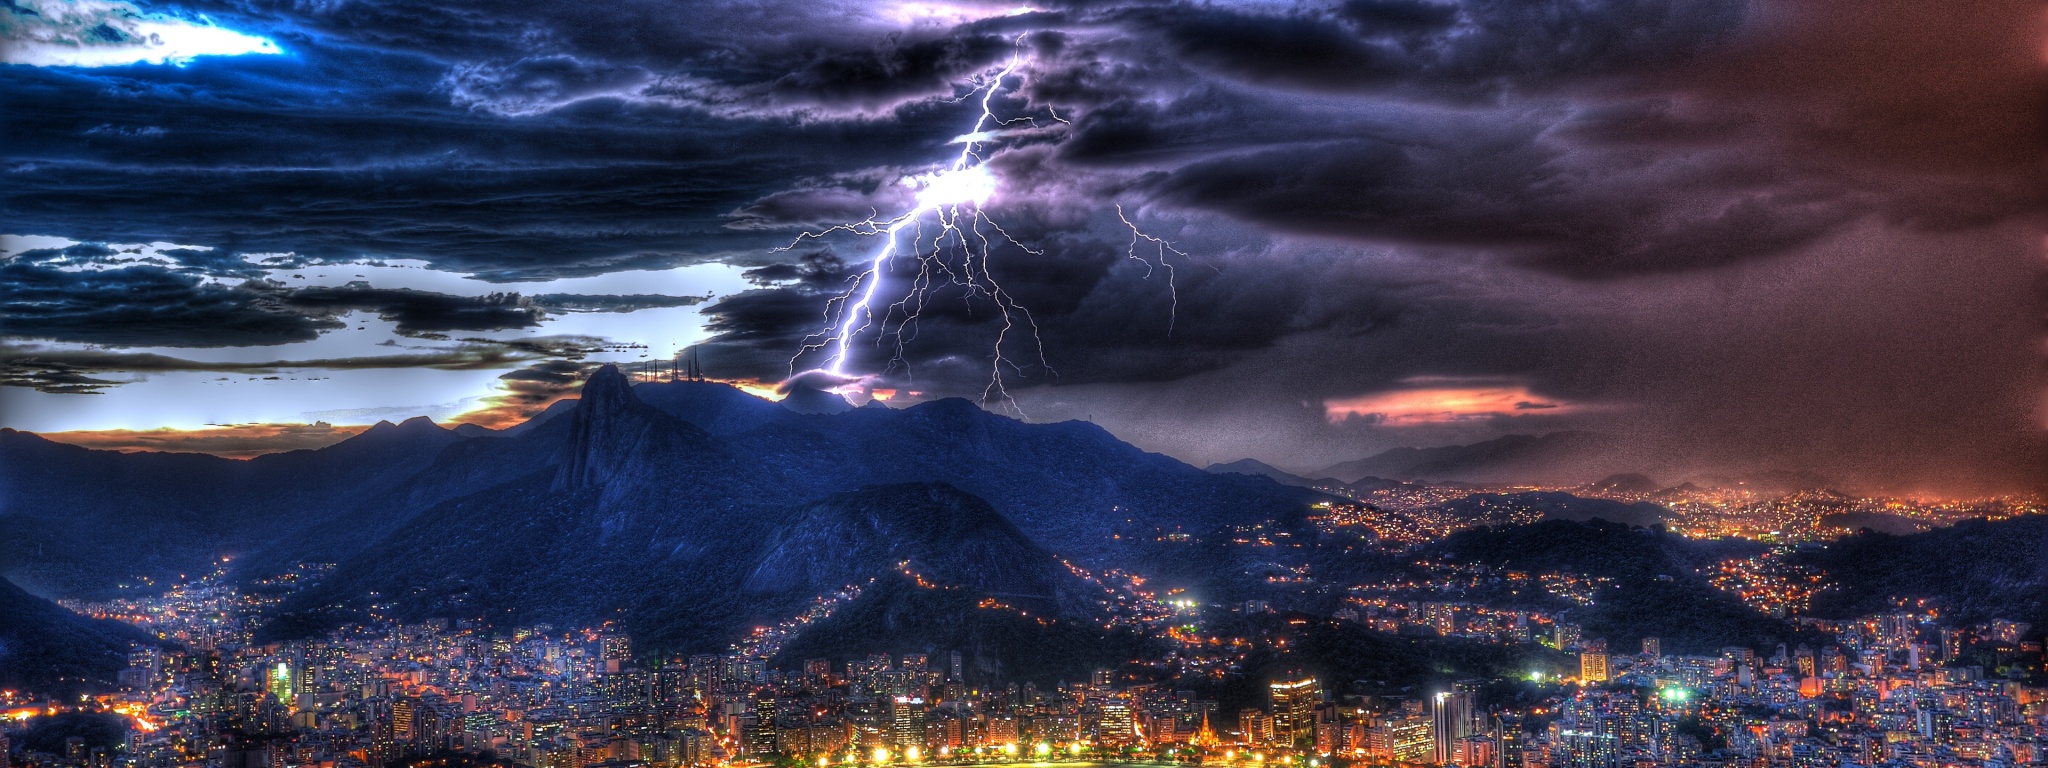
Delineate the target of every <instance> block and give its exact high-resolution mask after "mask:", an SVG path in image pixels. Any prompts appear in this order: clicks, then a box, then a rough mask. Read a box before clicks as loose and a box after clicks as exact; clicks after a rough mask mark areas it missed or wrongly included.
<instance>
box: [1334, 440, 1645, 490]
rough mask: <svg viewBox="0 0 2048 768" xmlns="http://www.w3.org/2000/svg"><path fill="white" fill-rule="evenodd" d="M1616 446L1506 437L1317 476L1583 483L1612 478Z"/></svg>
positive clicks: (1353, 464)
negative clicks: (1606, 477)
mask: <svg viewBox="0 0 2048 768" xmlns="http://www.w3.org/2000/svg"><path fill="white" fill-rule="evenodd" d="M1623 458H1624V457H1622V456H1621V455H1620V451H1619V449H1618V446H1617V445H1616V443H1615V441H1614V440H1612V439H1611V438H1608V437H1606V436H1605V435H1600V434H1596V433H1592V432H1552V433H1550V434H1547V435H1543V436H1541V437H1536V436H1533V435H1507V436H1504V437H1497V438H1494V439H1492V440H1488V441H1485V442H1481V443H1473V444H1471V445H1447V446H1442V447H1438V448H1390V449H1388V450H1384V451H1381V452H1379V453H1375V454H1373V455H1371V456H1367V457H1365V458H1363V459H1358V460H1356V461H1346V462H1342V463H1338V464H1332V465H1330V466H1328V467H1324V468H1322V469H1320V470H1317V471H1316V473H1315V474H1317V475H1328V476H1330V477H1334V478H1337V479H1339V480H1343V481H1345V482H1354V481H1357V480H1358V479H1360V478H1364V477H1383V478H1389V479H1394V480H1406V481H1411V482H1413V481H1423V480H1429V481H1458V482H1468V483H1515V482H1530V483H1534V482H1543V483H1556V484H1576V483H1583V482H1586V481H1589V480H1592V479H1594V478H1598V477H1603V476H1606V475H1608V474H1611V473H1613V472H1614V471H1615V469H1616V466H1615V465H1616V464H1617V463H1618V462H1620V461H1622V460H1623Z"/></svg>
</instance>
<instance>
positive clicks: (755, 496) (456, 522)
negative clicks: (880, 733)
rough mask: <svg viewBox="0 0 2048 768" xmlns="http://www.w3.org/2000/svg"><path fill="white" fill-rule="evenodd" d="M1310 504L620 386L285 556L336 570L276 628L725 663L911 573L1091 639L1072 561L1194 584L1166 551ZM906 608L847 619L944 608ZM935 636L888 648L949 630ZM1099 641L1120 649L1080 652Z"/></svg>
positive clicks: (1012, 430)
mask: <svg viewBox="0 0 2048 768" xmlns="http://www.w3.org/2000/svg"><path fill="white" fill-rule="evenodd" d="M1310 496H1311V495H1310V494H1307V493H1305V492H1303V491H1300V490H1299V489H1290V488H1285V487H1282V486H1279V485H1276V484H1274V483H1272V482H1270V481H1268V480H1265V479H1262V478H1249V477H1241V476H1235V475H1230V476H1218V475H1211V474H1207V473H1203V472H1201V471H1200V470H1197V469H1195V468H1193V467H1189V466H1187V465H1185V464H1181V463H1179V462H1177V461H1174V460H1172V459H1170V458H1167V457H1163V456H1158V455H1156V454H1148V453H1144V452H1142V451H1139V450H1137V449H1135V448H1133V447H1131V446H1129V445H1127V444H1125V443H1123V442H1121V441H1118V440H1116V439H1115V438H1114V437H1112V436H1110V435H1109V434H1108V433H1106V432H1103V431H1102V430H1100V429H1099V428H1096V427H1094V426H1093V425H1088V424H1082V423H1077V422H1067V423H1060V424H1025V423H1022V422H1019V421H1016V420H1014V419H1009V418H1006V417H1003V416H998V415H995V414H990V413H988V412H986V411H983V410H981V409H979V408H976V407H974V406H973V405H971V404H969V403H966V402H964V401H958V400H950V401H937V402H932V403H924V404H920V405H917V406H913V407H910V408H906V409H902V410H891V409H887V408H858V409H849V410H845V411H842V412H839V413H836V414H818V413H800V412H797V411H794V410H791V409H788V408H785V407H782V406H780V405H778V404H775V403H771V402H767V401H764V400H761V399H759V398H756V397H753V396H751V395H747V394H746V393H744V392H740V391H739V390H736V389H734V388H732V387H729V386H725V385H721V384H712V383H707V382H668V383H659V384H643V385H640V386H637V387H636V386H631V385H630V384H629V383H628V382H627V381H626V380H625V378H624V376H622V375H620V374H618V373H617V372H616V371H613V370H610V369H605V370H600V371H599V372H598V373H597V374H595V375H593V376H592V377H591V379H590V380H589V381H588V382H587V383H586V384H585V385H584V391H583V395H582V398H581V399H580V400H579V401H577V402H576V404H575V405H574V406H569V407H563V408H561V409H560V410H559V411H557V412H556V415H554V416H552V417H551V418H549V419H548V420H547V421H546V422H545V423H542V424H540V425H539V426H536V427H533V428H531V429H528V430H523V431H519V432H517V433H514V434H512V435H511V436H509V437H493V438H480V439H474V440H468V441H465V442H461V443H457V444H455V445H452V446H450V447H449V448H447V449H446V450H444V451H443V452H442V453H441V454H440V455H438V456H437V457H436V458H435V460H434V461H432V462H431V463H430V464H429V465H428V466H426V467H424V468H423V469H421V470H420V471H419V472H418V473H417V474H416V475H415V476H414V477H412V478H409V479H407V480H406V481H405V482H403V483H401V484H399V485H397V486H396V487H394V488H393V489H391V490H390V491H388V492H387V493H385V494H384V496H383V497H381V498H379V499H374V500H371V501H368V502H365V503H364V504H362V505H361V509H362V510H363V511H362V512H360V513H351V515H350V516H348V519H349V520H350V521H351V524H353V525H356V526H358V527H359V528H361V529H362V530H366V531H370V532H371V534H372V535H366V536H359V537H355V538H353V539H350V540H347V541H338V539H339V538H340V537H337V536H332V535H309V536H293V537H290V543H288V544H283V545H279V546H280V547H281V548H282V549H284V550H288V551H293V552H298V553H301V554H304V553H307V552H313V551H323V552H327V553H332V554H335V555H336V557H335V559H336V560H338V561H339V563H340V564H339V566H338V567H337V568H336V569H335V570H334V572H333V573H332V574H331V575H330V576H328V577H327V578H326V579H325V580H324V581H323V582H321V583H320V584H318V585H316V586H314V587H312V588H310V589H308V590H307V591H305V592H303V593H301V594H299V595H297V596H295V597H294V598H292V599H291V600H290V601H289V602H288V603H287V605H286V606H285V610H286V611H287V612H289V613H291V614H293V615H292V616H291V617H290V618H289V619H288V620H286V621H284V622H281V623H280V624H278V625H275V626H279V627H282V628H284V629H283V630H280V631H287V630H288V631H297V632H309V631H317V630H318V629H320V628H321V627H323V626H328V625H331V624H332V623H333V622H335V621H342V620H346V619H347V618H348V617H349V615H351V613H350V612H351V611H360V610H363V609H365V608H366V607H367V606H368V604H369V603H370V602H372V600H373V599H374V601H376V602H380V603H383V604H386V605H388V606H389V611H390V612H391V613H392V614H393V615H397V616H400V617H405V618H425V617H436V616H439V617H469V618H485V617H488V618H491V619H493V620H497V621H506V622H513V623H530V622H536V621H546V622H551V623H558V624H563V623H567V624H575V623H591V622H596V621H603V620H609V619H618V620H620V621H621V622H622V623H623V624H624V626H625V627H626V628H627V630H628V631H629V632H632V633H633V634H634V635H635V636H636V638H638V639H640V640H642V641H643V642H646V643H647V644H648V645H649V647H659V648H671V649H679V650H680V649H686V650H691V651H699V650H717V649H721V648H723V647H724V646H725V645H726V644H729V643H730V642H732V641H733V640H734V639H737V638H738V637H739V636H741V635H742V634H743V633H744V630H745V628H746V627H750V626H756V625H759V624H761V623H772V622H775V621H780V620H783V619H786V618H789V617H790V616H793V615H795V614H796V613H798V612H800V611H801V610H803V609H804V607H805V606H806V605H808V604H809V603H810V602H811V601H812V600H814V599H816V598H817V597H819V596H821V595H825V594H829V593H832V592H835V591H837V590H838V589H839V588H841V587H843V586H845V585H847V584H858V583H863V582H866V581H869V580H874V579H881V580H883V581H885V582H886V581H887V580H888V579H890V578H895V577H897V576H901V575H902V574H903V573H905V572H908V573H912V574H915V575H916V576H917V577H918V578H920V579H923V580H925V581H928V582H931V583H935V584H939V585H943V586H944V587H945V589H944V590H942V591H944V592H945V593H946V597H945V598H944V599H943V600H941V602H942V603H945V604H946V605H952V606H954V607H958V605H959V604H960V603H959V601H960V600H966V601H967V602H966V603H965V605H968V606H969V607H972V608H973V609H974V610H969V611H966V612H965V613H961V614H959V615H958V616H957V617H955V618H957V619H959V620H960V621H969V622H970V623H973V622H980V621H982V620H983V619H988V620H995V619H994V618H991V617H985V616H982V615H981V614H982V613H986V612H987V611H985V610H984V609H981V608H980V607H978V606H979V603H980V601H981V600H983V599H984V598H986V599H991V600H994V601H996V602H997V603H1001V604H1004V605H1007V606H1009V607H1010V608H1011V609H1013V610H1015V611H1019V612H1020V614H1019V615H1020V616H1022V615H1024V614H1025V613H1028V617H1029V620H1027V621H1025V622H1024V623H1023V624H1018V625H1016V626H1014V627H1012V628H1011V629H1013V630H1020V631H1021V630H1024V629H1029V628H1030V627H1038V626H1044V627H1048V628H1049V627H1051V626H1053V625H1052V624H1046V625H1040V624H1039V623H1038V620H1039V619H1041V618H1043V619H1046V620H1048V621H1052V620H1056V619H1057V620H1060V622H1059V625H1060V626H1068V625H1072V626H1096V625H1095V624H1094V622H1093V621H1092V620H1078V621H1077V619H1086V618H1087V614H1089V612H1090V611H1092V610H1094V609H1095V607H1096V606H1094V605H1092V604H1091V603H1090V602H1089V599H1092V598H1089V599H1083V598H1082V596H1081V595H1082V594H1083V592H1082V590H1079V589H1077V588H1075V586H1076V584H1077V582H1076V580H1075V579H1074V577H1072V576H1071V575H1069V574H1068V573H1067V572H1066V569H1065V568H1064V566H1062V565H1060V563H1059V560H1058V559H1056V558H1055V557H1054V555H1053V553H1054V552H1058V553H1059V554H1060V555H1061V556H1064V557H1067V558H1070V559H1075V560H1076V561H1077V562H1082V563H1091V564H1092V563H1112V562H1113V563H1117V564H1129V563H1144V562H1152V563H1171V564H1173V565H1174V566H1175V567H1179V568H1182V569H1184V570H1193V571H1199V572H1206V571H1209V570H1212V569H1213V568H1214V567H1215V566H1216V565H1217V564H1215V563H1199V564H1190V563H1188V562H1187V561H1188V560H1189V558H1187V557H1185V554H1184V553H1183V552H1181V551H1180V550H1177V549H1175V548H1176V547H1178V546H1182V545H1177V544H1174V543H1172V542H1170V541H1167V540H1165V538H1166V537H1163V536H1159V535H1157V534H1158V533H1159V532H1161V531H1168V530H1174V529H1177V528H1185V529H1187V530H1198V531H1210V530H1215V529H1217V528H1220V527H1222V526H1225V525H1229V524H1233V523H1236V522H1240V521H1245V520H1271V519H1284V518H1296V519H1299V518H1301V516H1302V513H1303V511H1305V509H1306V500H1307V499H1308V498H1310ZM337 519H339V518H337ZM314 542H318V543H317V544H315V543H314ZM273 557H276V556H274V555H273ZM276 559H277V560H278V561H280V562H281V561H285V560H287V559H288V558H283V557H276ZM1169 570H1170V569H1169ZM887 594H889V593H887V592H886V591H885V592H878V593H876V594H875V595H874V596H871V597H870V596H864V597H862V598H861V600H860V601H859V602H858V603H857V604H856V605H854V606H851V607H850V608H849V610H853V611H854V613H853V614H849V615H860V614H859V612H860V611H863V610H875V611H882V612H883V613H884V614H887V613H888V611H889V610H891V609H887V608H885V607H881V606H879V605H875V604H872V603H873V601H883V602H887V601H888V600H892V599H893V600H895V601H896V603H895V604H898V605H899V607H900V606H901V605H904V604H908V603H903V601H904V600H911V602H913V603H919V604H922V603H921V602H920V601H929V600H940V598H938V597H931V596H924V597H918V598H916V599H914V600H912V599H911V598H907V597H902V596H898V597H896V598H886V597H885V595H887ZM373 596H374V597H373ZM970 598H971V599H970ZM335 606H339V607H340V608H341V610H340V611H338V612H337V611H335V610H332V608H334V607H335ZM949 610H950V609H949ZM977 612H979V613H977ZM1002 621H1004V622H1007V621H1009V620H1008V619H1003V620H1002ZM883 623H884V625H890V624H900V623H901V622H900V621H898V620H895V619H892V620H890V621H886V622H883ZM999 623H1000V622H999ZM861 626H866V625H861ZM919 626H921V627H924V629H921V630H919V632H922V633H924V634H923V635H919V634H917V633H912V634H909V635H904V636H902V637H896V638H894V639H893V640H892V641H895V642H904V643H912V642H937V640H933V639H932V638H934V637H951V636H952V634H950V633H952V632H953V630H944V631H941V630H942V628H941V626H940V624H938V623H925V624H920V625H919ZM991 631H993V630H991ZM1048 631H1051V630H1050V629H1048ZM1060 631H1062V632H1064V631H1066V630H1064V629H1062V630H1060ZM934 633H935V634H934ZM1025 634H1029V633H1025ZM998 636H999V637H1004V638H1012V639H1015V638H1020V637H1023V636H1024V635H1020V634H1018V633H1017V632H1015V631H1009V630H1005V631H1003V632H999V633H997V634H996V635H990V636H988V637H998ZM1082 637H1092V638H1095V639H1094V640H1090V641H1089V642H1090V643H1095V642H1098V641H1099V642H1109V641H1108V640H1107V639H1105V637H1103V636H1102V633H1100V632H1092V633H1083V634H1082V635H1074V636H1072V637H1070V638H1069V639H1070V640H1074V641H1075V642H1079V640H1078V639H1076V638H1082ZM817 642H821V643H823V642H826V641H825V640H818V641H817ZM977 642H992V641H990V640H988V638H983V640H979V641H977ZM1020 642H1021V641H1020ZM1084 645H1085V644H1084ZM1076 647H1077V648H1078V647H1080V646H1076ZM1089 647H1095V646H1092V645H1091V646H1089ZM1019 652H1020V651H1018V649H1014V648H1012V649H1008V650H1005V649H1003V648H999V647H987V648H984V653H986V654H988V657H989V658H993V659H1001V658H1012V657H1014V656H1015V655H1016V654H1017V653H1019ZM1082 655H1083V656H1085V655H1086V654H1082ZM1075 658H1081V657H1080V656H1077V657H1075ZM1084 671H1085V670H1084Z"/></svg>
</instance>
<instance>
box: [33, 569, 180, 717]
mask: <svg viewBox="0 0 2048 768" xmlns="http://www.w3.org/2000/svg"><path fill="white" fill-rule="evenodd" d="M153 642H155V640H154V639H153V638H151V637H149V636H148V635H145V634H143V633H142V632H141V631H140V630H137V629H135V628H134V627H131V626H128V625H126V624H122V623H120V622H116V621H100V620H96V619H91V618H87V617H84V616H79V615H78V614H75V613H72V612H70V611H67V610H65V609H64V608H62V607H61V606H58V605H57V604H56V603H52V602H50V601H48V600H44V599H42V598H40V597H36V596H35V595H31V594H29V593H28V592H26V591H23V590H22V588H21V587H18V586H15V585H14V582H11V581H7V580H6V579H0V688H10V689H16V690H32V691H48V692H71V691H78V690H84V689H91V688H104V687H106V686H107V685H109V684H111V683H112V681H113V679H114V673H116V672H119V671H121V668H122V667H125V666H127V665H128V647H129V646H130V645H131V644H134V643H153Z"/></svg>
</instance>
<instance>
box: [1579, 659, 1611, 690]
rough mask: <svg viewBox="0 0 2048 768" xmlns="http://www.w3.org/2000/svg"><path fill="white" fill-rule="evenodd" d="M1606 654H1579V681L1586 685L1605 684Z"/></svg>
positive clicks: (1606, 673) (1606, 672) (1606, 674)
mask: <svg viewBox="0 0 2048 768" xmlns="http://www.w3.org/2000/svg"><path fill="white" fill-rule="evenodd" d="M1607 676H1608V671H1607V652H1606V651H1586V652H1584V653H1580V654H1579V679H1580V680H1583V681H1585V682H1588V683H1604V682H1607Z"/></svg>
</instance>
